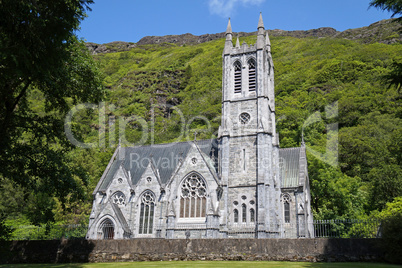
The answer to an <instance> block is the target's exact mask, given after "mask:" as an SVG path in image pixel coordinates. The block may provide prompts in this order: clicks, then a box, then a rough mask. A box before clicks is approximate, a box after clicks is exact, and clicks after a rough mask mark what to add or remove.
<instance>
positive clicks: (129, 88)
mask: <svg viewBox="0 0 402 268" xmlns="http://www.w3.org/2000/svg"><path fill="white" fill-rule="evenodd" d="M255 40H256V37H255V36H254V37H253V36H249V37H244V38H241V40H240V41H241V42H243V41H245V42H247V43H248V44H253V43H255ZM271 43H272V53H273V60H274V64H275V83H276V89H275V90H276V99H275V101H276V120H277V130H278V131H279V136H280V144H281V147H282V148H286V147H293V146H300V142H301V133H302V130H303V133H304V139H305V142H306V145H307V146H308V161H309V167H308V168H309V174H310V182H311V192H312V202H313V204H312V205H313V210H314V217H315V219H341V218H364V217H367V216H368V215H370V213H372V211H375V210H382V209H383V208H384V207H385V204H386V203H387V202H392V201H393V199H394V198H395V197H398V196H401V195H402V168H401V155H402V142H401V141H402V119H401V116H402V106H401V95H400V93H398V91H397V90H396V89H395V88H393V87H388V85H387V84H386V83H385V82H384V77H385V76H386V75H388V74H389V73H390V72H391V70H392V64H393V62H394V61H395V60H401V59H402V57H401V55H402V45H401V44H399V43H396V44H392V45H386V44H380V43H372V44H361V43H359V42H357V41H351V40H345V39H341V38H339V39H338V38H312V37H310V38H302V39H299V38H295V37H281V36H273V37H271ZM223 45H224V40H223V39H219V40H214V41H210V42H206V43H201V44H197V45H187V46H186V45H183V46H178V45H174V44H166V43H164V44H159V45H141V46H136V47H134V48H132V49H130V50H127V51H121V52H114V53H105V54H97V55H94V58H95V60H96V61H98V62H99V64H100V66H101V69H102V70H103V72H104V74H105V79H104V84H105V87H106V89H107V97H106V100H105V114H101V115H102V116H101V118H99V113H98V112H99V111H98V110H96V111H91V110H86V111H81V112H79V113H77V114H76V116H75V117H74V124H73V130H74V133H75V134H76V135H77V136H81V137H82V139H83V140H84V141H85V142H97V141H98V140H99V135H100V137H101V138H102V139H103V138H105V146H104V147H101V148H99V147H96V148H91V149H81V148H77V149H75V150H74V151H73V152H71V153H69V158H71V159H73V160H71V163H72V164H74V165H79V166H80V167H82V168H83V169H84V170H86V171H87V175H88V176H89V178H90V181H89V184H88V187H87V188H86V194H87V199H86V200H84V202H76V201H71V202H70V203H69V202H67V207H64V206H63V205H59V203H58V202H57V200H56V201H52V202H50V201H49V202H50V203H49V202H45V201H44V200H46V198H44V199H41V200H42V201H41V204H43V205H44V206H48V207H50V208H51V211H52V213H53V216H52V217H50V218H53V219H56V220H57V221H62V222H65V223H77V222H84V223H85V222H86V220H87V219H86V216H88V214H89V209H90V204H91V193H92V191H93V189H94V188H95V186H96V183H97V181H98V180H99V179H100V177H101V175H102V173H103V171H104V169H105V167H106V165H107V163H108V161H109V160H110V157H111V155H112V153H113V151H114V149H115V148H116V144H117V140H118V138H119V137H118V134H117V132H118V129H119V127H122V121H119V120H120V119H122V118H124V117H130V116H131V117H132V118H134V120H133V121H132V122H130V123H128V124H127V127H126V129H125V137H126V138H127V141H122V142H123V143H125V142H129V143H134V144H140V143H144V142H145V143H148V144H149V143H151V142H154V143H165V142H173V141H178V140H180V141H183V140H187V139H191V140H192V139H193V137H194V136H193V133H194V132H195V131H196V132H197V133H198V134H197V139H209V138H213V137H216V133H217V130H218V127H219V125H220V113H221V84H222V81H221V76H222V59H221V55H222V50H223ZM330 110H331V111H332V112H330ZM314 116H315V118H318V119H317V120H312V121H311V122H310V121H309V120H310V119H311V118H312V117H314ZM100 119H101V121H102V120H104V121H105V122H106V128H105V130H103V128H102V126H101V124H100V123H99V122H100ZM183 120H184V124H183ZM99 130H101V134H99ZM152 130H154V134H150V132H151V131H152ZM113 131H114V132H113ZM183 131H184V135H181V134H182V133H183ZM111 132H112V133H111ZM145 134H147V135H145ZM337 141H339V145H337ZM328 145H329V147H330V149H331V150H328ZM331 146H332V147H331ZM336 148H337V149H338V150H336ZM323 160H325V161H323ZM11 188H12V186H10V187H9V188H7V189H9V190H10V191H14V192H18V191H19V190H18V189H14V190H11ZM3 196H4V195H3ZM14 201H15V200H14ZM14 201H12V202H14ZM8 202H9V204H10V203H12V202H11V201H8ZM0 203H1V204H0V205H1V206H3V207H4V206H5V207H6V209H7V205H4V202H3V201H2V202H0ZM13 215H20V214H18V213H15V214H13ZM26 215H28V214H26ZM28 218H29V217H28Z"/></svg>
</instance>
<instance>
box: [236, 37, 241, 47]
mask: <svg viewBox="0 0 402 268" xmlns="http://www.w3.org/2000/svg"><path fill="white" fill-rule="evenodd" d="M236 48H240V41H239V35H237V40H236Z"/></svg>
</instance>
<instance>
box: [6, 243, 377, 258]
mask: <svg viewBox="0 0 402 268" xmlns="http://www.w3.org/2000/svg"><path fill="white" fill-rule="evenodd" d="M381 242H382V241H381V239H341V238H340V239H337V238H332V239H325V238H319V239H189V240H185V239H145V238H144V239H131V240H51V241H7V242H0V263H3V264H4V263H66V262H67V263H68V262H80V263H83V262H119V261H160V260H164V261H168V260H187V261H190V260H239V261H240V260H248V261H254V260H259V261H265V260H272V261H310V262H316V261H331V262H336V261H376V262H377V261H384V251H383V250H382V249H381Z"/></svg>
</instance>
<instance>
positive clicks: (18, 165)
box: [0, 0, 103, 222]
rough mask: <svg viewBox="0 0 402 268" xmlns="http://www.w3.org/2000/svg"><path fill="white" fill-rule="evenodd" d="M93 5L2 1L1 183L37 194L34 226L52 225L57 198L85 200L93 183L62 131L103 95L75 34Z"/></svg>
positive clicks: (83, 0) (75, 0)
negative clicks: (73, 112)
mask: <svg viewBox="0 0 402 268" xmlns="http://www.w3.org/2000/svg"><path fill="white" fill-rule="evenodd" d="M92 3H93V1H92V0H68V1H64V0H63V1H62V0H43V1H35V0H29V1H26V0H24V1H23V0H2V1H1V2H0V59H1V61H0V62H1V63H0V184H3V182H4V181H5V180H11V181H13V182H14V183H17V184H19V185H20V186H21V187H23V189H24V191H26V192H27V193H29V192H32V191H34V192H36V193H38V195H36V196H34V197H33V200H36V201H34V202H33V203H32V204H36V205H34V206H33V210H31V212H32V217H31V218H32V219H33V221H34V222H44V221H47V220H49V219H50V220H51V218H52V213H51V209H52V206H53V205H52V204H53V200H52V198H53V197H58V198H59V199H60V200H63V199H64V198H65V196H66V195H67V194H68V193H70V192H73V193H74V194H75V195H76V196H79V195H82V194H83V190H82V189H81V188H82V187H80V186H81V185H82V181H84V182H85V181H86V180H87V178H86V172H84V171H83V170H82V168H81V167H80V166H79V165H77V164H75V163H74V162H72V161H71V159H70V157H69V155H68V151H69V150H71V149H72V146H71V144H70V143H69V142H68V141H67V139H66V136H65V134H64V127H63V125H64V117H65V114H66V112H67V111H68V110H69V108H70V107H71V105H72V104H74V103H79V102H89V101H99V100H100V99H101V98H102V95H103V93H102V92H103V89H102V79H101V76H100V72H99V70H98V67H97V64H96V63H95V62H94V61H93V59H92V57H91V55H90V54H89V52H88V51H87V50H86V48H85V46H84V43H83V41H80V40H78V39H77V37H76V35H75V34H74V31H75V30H77V29H78V28H79V24H80V22H81V21H82V19H84V17H85V11H86V10H88V9H89V5H90V4H92ZM29 196H30V195H29V194H26V197H27V198H28V197H29ZM39 204H41V206H40V205H39ZM43 206H45V207H46V208H44V207H43ZM34 208H37V209H36V210H35V209H34ZM35 211H36V212H39V211H41V212H42V213H45V214H46V213H47V212H46V211H48V212H49V213H47V214H46V215H42V216H40V217H38V215H39V214H35V213H34V212H35Z"/></svg>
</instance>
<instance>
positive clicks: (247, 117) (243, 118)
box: [239, 113, 251, 125]
mask: <svg viewBox="0 0 402 268" xmlns="http://www.w3.org/2000/svg"><path fill="white" fill-rule="evenodd" d="M250 117H251V116H250V114H249V113H241V114H240V116H239V121H240V123H241V124H242V125H245V124H247V123H248V122H249V121H250Z"/></svg>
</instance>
